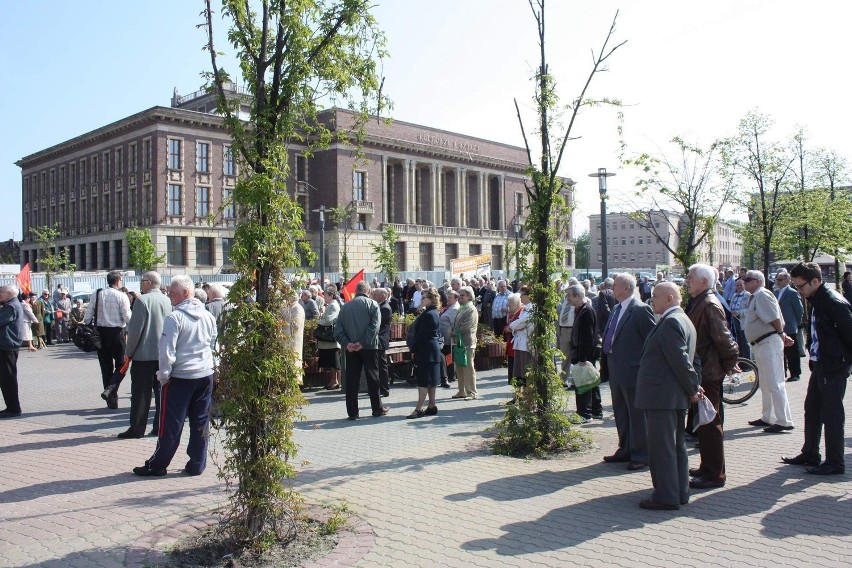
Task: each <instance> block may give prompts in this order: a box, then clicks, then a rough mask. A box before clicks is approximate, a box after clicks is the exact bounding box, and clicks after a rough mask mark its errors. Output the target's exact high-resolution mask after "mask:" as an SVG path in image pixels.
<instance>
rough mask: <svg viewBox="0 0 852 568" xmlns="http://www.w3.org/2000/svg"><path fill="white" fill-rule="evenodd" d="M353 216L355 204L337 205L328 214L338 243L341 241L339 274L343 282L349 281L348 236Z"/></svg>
mask: <svg viewBox="0 0 852 568" xmlns="http://www.w3.org/2000/svg"><path fill="white" fill-rule="evenodd" d="M354 214H355V204H354V203H350V204H349V205H338V206H337V207H334V208H333V209H332V210H331V212H330V213H329V217H331V222H332V223H334V226H335V228H336V229H337V233H338V242H340V241H341V239H340V237H343V239H342V245H343V246H341V247H340V272H341V273H343V281H344V282H346V281H347V280H349V234H350V233H351V232H352V216H353V215H354Z"/></svg>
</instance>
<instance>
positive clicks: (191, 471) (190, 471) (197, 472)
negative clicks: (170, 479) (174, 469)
mask: <svg viewBox="0 0 852 568" xmlns="http://www.w3.org/2000/svg"><path fill="white" fill-rule="evenodd" d="M190 463H191V462H186V465H185V466H183V472H184V473H185V474H187V475H192V476H196V475H201V474H202V473H204V470H203V469H202V470H197V469H195V468H193V467H190Z"/></svg>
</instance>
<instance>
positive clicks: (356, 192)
mask: <svg viewBox="0 0 852 568" xmlns="http://www.w3.org/2000/svg"><path fill="white" fill-rule="evenodd" d="M366 188H367V172H355V185H354V188H353V191H352V198H353V199H354V200H355V201H364V195H365V190H366Z"/></svg>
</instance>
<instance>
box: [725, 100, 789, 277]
mask: <svg viewBox="0 0 852 568" xmlns="http://www.w3.org/2000/svg"><path fill="white" fill-rule="evenodd" d="M772 124H773V122H772V119H771V118H770V117H769V116H767V115H763V114H760V113H758V112H757V111H750V112H749V113H748V114H747V115H746V116H745V118H743V119H742V120H741V121H740V124H739V128H738V131H737V134H736V135H735V136H733V137H731V138H729V139H728V140H727V141H726V143H725V145H724V150H723V152H722V160H723V168H724V175H725V176H726V178H727V180H728V183H729V184H730V185H731V186H739V187H741V188H742V192H741V193H739V194H738V195H737V196H736V201H737V202H738V203H739V204H740V206H741V207H742V208H743V209H744V210H745V212H746V213H747V214H748V218H749V223H748V224H747V225H746V226H745V228H744V231H743V240H744V241H745V246H746V251H747V252H748V251H750V252H752V253H754V252H759V253H760V256H761V268H762V270H763V273H764V274H769V259H770V254H771V252H772V246H773V244H774V242H773V241H774V239H775V237H776V230H777V229H778V227H779V221H780V220H781V219H782V218H783V216H784V214H785V212H786V210H787V208H788V207H789V206H790V202H789V200H787V199H785V196H786V195H787V194H789V179H790V176H791V165H792V162H793V158H791V157H790V155H789V153H788V152H786V151H785V149H784V148H783V147H782V146H781V145H780V144H779V143H778V142H773V141H768V140H767V136H768V133H769V130H770V128H771V127H772ZM749 264H750V265H751V268H754V263H753V262H749Z"/></svg>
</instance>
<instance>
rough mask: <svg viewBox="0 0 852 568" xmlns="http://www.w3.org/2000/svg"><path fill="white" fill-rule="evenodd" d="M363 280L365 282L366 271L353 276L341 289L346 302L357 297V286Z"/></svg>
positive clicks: (362, 270)
mask: <svg viewBox="0 0 852 568" xmlns="http://www.w3.org/2000/svg"><path fill="white" fill-rule="evenodd" d="M361 280H364V269H363V268H362V269H361V270H359V271H358V274H356V275H355V276H353V277H352V278H350V279H349V281H347V282H346V284H344V285H343V286H342V287H341V288H340V295H341V296H343V299H344V300H345V301H347V302H348V301H349V300H351V299H352V298H354V297H355V285H356V284H358V282H360V281H361Z"/></svg>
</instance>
